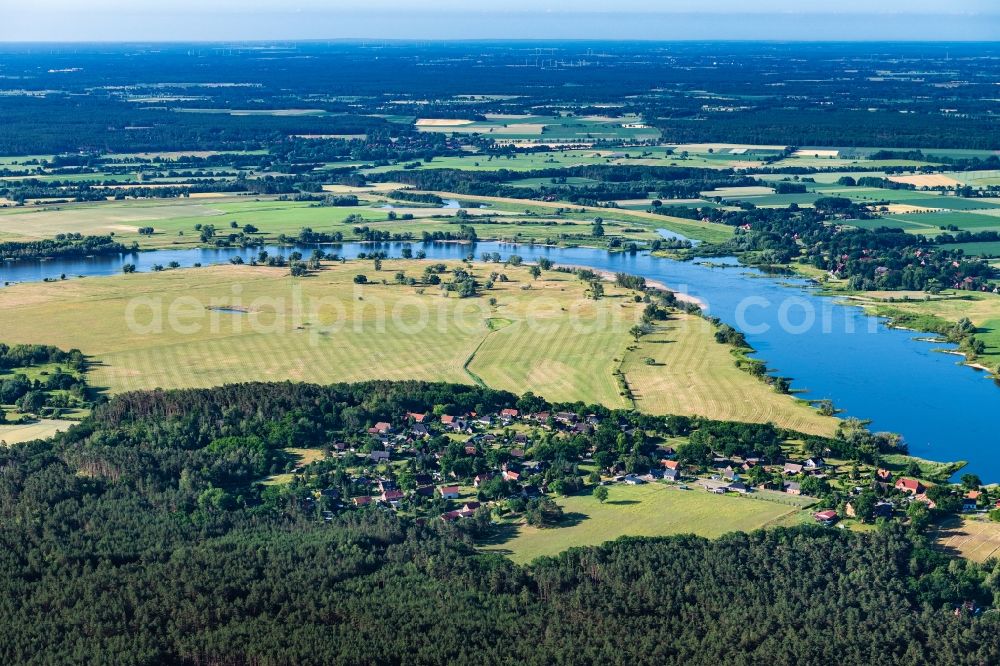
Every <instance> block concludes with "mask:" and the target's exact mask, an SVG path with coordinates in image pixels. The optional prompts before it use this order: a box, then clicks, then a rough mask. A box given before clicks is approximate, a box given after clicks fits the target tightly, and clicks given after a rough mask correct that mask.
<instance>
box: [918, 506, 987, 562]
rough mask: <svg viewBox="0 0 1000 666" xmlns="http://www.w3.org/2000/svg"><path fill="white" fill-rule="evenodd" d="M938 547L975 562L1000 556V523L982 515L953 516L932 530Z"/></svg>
mask: <svg viewBox="0 0 1000 666" xmlns="http://www.w3.org/2000/svg"><path fill="white" fill-rule="evenodd" d="M932 536H933V537H934V540H935V543H936V544H937V547H938V548H940V549H941V550H943V551H944V552H946V553H950V554H953V555H958V556H960V557H964V558H966V559H969V560H973V561H974V562H985V561H986V560H988V559H990V558H991V557H998V556H1000V523H995V522H992V521H990V520H988V519H986V518H984V517H982V516H977V517H975V518H970V517H967V516H951V517H949V518H947V519H946V520H945V521H944V522H942V523H941V524H940V525H938V526H937V527H935V528H934V530H933V532H932Z"/></svg>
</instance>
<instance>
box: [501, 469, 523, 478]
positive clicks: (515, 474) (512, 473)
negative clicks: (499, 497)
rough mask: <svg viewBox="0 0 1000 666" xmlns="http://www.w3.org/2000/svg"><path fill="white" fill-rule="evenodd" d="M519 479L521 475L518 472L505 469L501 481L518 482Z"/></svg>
mask: <svg viewBox="0 0 1000 666" xmlns="http://www.w3.org/2000/svg"><path fill="white" fill-rule="evenodd" d="M520 478H521V474H520V473H519V472H515V471H514V470H512V469H505V470H504V471H503V480H504V481H518V480H520Z"/></svg>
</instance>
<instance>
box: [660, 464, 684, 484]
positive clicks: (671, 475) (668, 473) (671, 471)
mask: <svg viewBox="0 0 1000 666" xmlns="http://www.w3.org/2000/svg"><path fill="white" fill-rule="evenodd" d="M663 478H664V479H666V480H667V481H678V480H680V478H681V472H680V470H678V469H677V468H675V467H674V468H668V469H665V470H663Z"/></svg>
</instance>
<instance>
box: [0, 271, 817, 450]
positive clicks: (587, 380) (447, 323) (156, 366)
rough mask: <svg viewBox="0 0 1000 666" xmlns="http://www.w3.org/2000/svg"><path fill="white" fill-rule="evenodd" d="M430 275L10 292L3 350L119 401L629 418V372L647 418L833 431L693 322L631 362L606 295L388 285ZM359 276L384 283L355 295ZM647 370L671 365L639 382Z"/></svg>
mask: <svg viewBox="0 0 1000 666" xmlns="http://www.w3.org/2000/svg"><path fill="white" fill-rule="evenodd" d="M426 265H427V262H417V261H403V260H386V262H385V264H384V266H383V270H382V271H381V272H377V271H375V270H374V268H373V266H372V264H371V263H370V262H367V261H364V262H362V261H352V262H348V263H346V264H339V263H335V264H330V265H328V266H327V267H326V268H325V269H324V270H322V271H320V272H319V273H317V274H314V275H312V276H309V277H305V278H291V277H290V276H289V275H288V271H287V269H279V268H265V267H250V266H230V265H225V266H213V267H205V268H192V269H180V270H167V271H163V272H160V273H141V274H133V275H120V276H114V277H107V278H84V279H77V280H68V281H61V282H51V283H25V284H19V285H14V286H11V287H8V288H4V289H0V310H2V311H4V312H10V313H15V314H14V316H12V317H9V318H5V319H4V320H3V322H2V323H0V340H3V341H4V342H8V343H17V342H24V343H28V342H34V343H44V344H53V345H58V346H60V347H62V348H66V349H69V348H74V347H75V348H79V349H81V350H82V351H83V352H84V353H86V354H88V355H90V356H91V357H92V358H93V359H94V361H95V367H94V368H93V370H92V371H91V375H90V379H91V383H92V384H94V385H95V386H99V387H105V388H107V389H109V390H110V391H111V392H113V393H114V392H121V391H126V390H134V389H151V388H156V387H162V388H182V387H205V386H214V385H219V384H225V383H231V382H240V381H252V380H263V381H280V380H286V379H288V380H296V381H309V382H318V383H328V382H334V381H358V380H365V379H373V378H383V379H427V380H441V381H451V382H462V383H473V382H477V381H481V382H484V383H486V384H487V385H490V386H494V387H496V388H503V389H508V390H511V391H514V392H517V393H523V392H525V391H528V390H531V391H534V392H535V393H538V394H539V395H543V396H545V397H548V398H552V399H557V400H584V401H587V402H600V403H603V404H606V405H608V406H611V407H625V406H627V404H626V402H625V400H624V398H623V397H622V396H621V395H620V390H619V387H618V385H617V383H616V380H615V377H614V374H613V373H614V371H615V370H616V369H617V368H618V367H619V365H620V364H621V363H622V359H623V358H624V359H625V360H626V368H627V369H628V371H629V372H630V373H631V375H632V378H631V379H630V381H632V382H634V383H635V385H636V387H637V389H638V391H637V392H638V393H639V398H640V400H639V407H640V408H641V409H648V410H651V411H656V412H657V413H663V412H665V411H668V410H675V411H676V413H684V414H704V415H707V416H712V417H714V418H737V419H746V420H750V421H762V420H772V421H774V422H775V423H777V424H779V425H782V426H786V427H790V428H796V429H800V430H805V431H808V432H829V431H830V430H831V429H832V427H833V421H832V419H823V418H821V417H819V416H818V415H816V414H815V413H814V412H812V411H811V410H809V409H808V408H806V407H804V406H802V405H800V404H798V403H797V402H796V401H795V400H793V399H792V398H790V397H788V396H781V395H778V394H775V393H772V392H771V391H770V389H768V388H767V387H766V386H764V385H763V384H762V383H761V382H759V381H758V380H757V379H755V378H753V377H751V376H750V375H748V374H745V373H741V372H739V371H737V370H736V368H735V367H732V359H731V358H730V357H729V354H728V350H727V348H725V347H723V346H721V345H717V343H715V342H714V339H713V338H712V337H711V336H712V333H711V331H710V330H707V329H703V328H699V327H697V326H695V325H694V321H695V320H692V321H691V322H690V323H691V325H690V326H688V327H685V329H683V331H682V332H683V338H684V340H685V342H683V343H679V344H668V345H657V344H655V343H653V342H650V343H648V344H647V345H646V346H648V347H655V350H651V351H639V352H633V353H631V354H630V355H628V356H625V352H626V348H627V347H628V346H629V345H630V344H631V337H630V336H629V334H628V329H629V328H630V327H631V326H632V325H633V324H634V323H635V322H636V321H637V320H638V317H639V316H640V314H641V309H642V307H643V304H642V303H635V302H634V300H633V299H632V298H626V293H629V294H630V293H631V292H625V291H623V290H620V289H618V288H616V287H614V285H613V284H610V283H609V284H608V285H607V286H606V297H605V298H604V299H602V300H600V301H593V300H591V299H589V298H587V297H586V293H585V285H584V283H583V282H581V281H580V280H578V279H577V278H575V277H574V276H572V275H569V274H566V273H560V272H556V271H547V272H545V273H544V274H543V276H542V278H541V279H539V280H532V279H531V277H530V275H529V274H528V270H527V268H513V267H507V268H504V267H503V266H502V265H498V264H488V265H487V264H475V268H474V272H475V274H476V276H477V277H478V279H479V280H480V281H485V279H486V277H487V276H488V273H489V272H491V271H502V272H504V273H505V274H507V275H508V276H509V278H510V282H506V283H504V282H499V281H498V282H496V285H495V288H494V289H492V290H489V291H487V292H485V294H484V295H483V296H482V297H479V298H470V299H457V298H446V297H444V296H442V294H441V291H440V290H439V289H438V288H437V287H427V288H421V287H419V286H418V287H413V286H404V285H398V284H394V276H395V273H396V272H397V271H402V272H404V273H405V274H406V275H407V276H414V277H418V276H419V275H420V274H421V273H422V272H423V269H424V267H425V266H426ZM361 273H363V274H365V275H367V277H368V279H369V280H370V281H372V282H376V281H377V283H375V284H367V285H356V284H354V282H353V279H354V276H355V275H357V274H361ZM383 280H385V281H386V282H387V283H388V284H382V283H381V282H382V281H383ZM529 286H530V289H528V288H526V287H529ZM490 297H492V298H496V299H497V304H496V305H495V306H491V305H490V303H489V298H490ZM219 307H229V308H231V310H230V311H220V310H218V309H217V308H219ZM210 308H213V309H210ZM233 310H235V311H233ZM684 321H685V322H687V320H684ZM665 335H666V336H671V335H677V332H676V331H672V330H668V331H667V332H666V334H665ZM699 335H703V336H704V339H703V340H700V341H699V340H697V339H696V338H697V337H698V336H699ZM650 337H651V338H656V337H657V336H650ZM644 344H645V343H644ZM685 354H687V355H690V354H694V355H695V358H693V359H692V358H684V357H683V355H685ZM644 355H656V357H657V359H662V360H663V361H664V362H665V364H664V365H657V366H645V365H643V364H642V362H641V360H640V359H641V357H642V356H644ZM698 359H701V360H700V361H699V360H698ZM706 359H707V360H706ZM674 374H675V375H676V376H671V375H674ZM658 375H663V376H662V377H658ZM739 405H744V406H739Z"/></svg>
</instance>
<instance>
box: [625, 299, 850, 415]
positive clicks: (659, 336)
mask: <svg viewBox="0 0 1000 666" xmlns="http://www.w3.org/2000/svg"><path fill="white" fill-rule="evenodd" d="M713 336H714V331H713V329H712V327H711V325H710V324H709V323H708V322H706V321H705V320H704V319H701V318H698V317H693V316H689V315H678V316H676V317H675V318H673V319H672V320H671V321H668V322H665V323H663V324H660V325H658V327H657V330H656V332H654V333H652V334H650V335H646V336H644V337H642V338H641V339H640V342H639V344H638V345H632V346H633V347H634V349H632V350H631V351H629V352H628V353H627V354H626V355H625V357H624V362H623V363H622V371H623V372H624V373H625V377H626V378H627V380H628V384H629V387H630V388H631V389H632V392H633V394H634V395H635V400H636V405H637V406H638V408H639V409H641V410H642V411H645V412H649V413H652V414H692V413H697V414H701V415H703V416H707V417H710V418H714V419H720V420H731V421H750V422H756V423H766V422H768V421H772V422H774V423H781V424H782V425H784V426H786V427H789V428H793V429H795V430H798V431H800V432H807V433H811V434H817V435H830V434H832V433H833V431H834V430H836V427H837V420H836V419H834V418H832V417H827V416H821V415H820V414H819V413H818V412H817V411H816V410H815V409H813V408H811V407H809V406H807V405H805V404H802V403H800V402H798V401H796V400H795V399H794V398H792V397H791V396H787V395H781V394H779V393H777V392H775V391H774V390H773V389H772V388H771V387H769V386H768V385H766V384H765V383H764V382H762V381H759V380H757V379H755V378H753V377H751V376H750V375H749V374H747V373H746V372H743V371H742V370H740V369H738V368H737V367H736V366H735V364H734V359H733V356H732V354H731V353H730V350H731V349H732V348H731V347H729V346H728V345H722V344H719V343H717V342H716V341H715V338H714V337H713ZM650 358H651V359H653V361H654V364H653V365H650V364H648V363H647V361H646V359H650Z"/></svg>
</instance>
